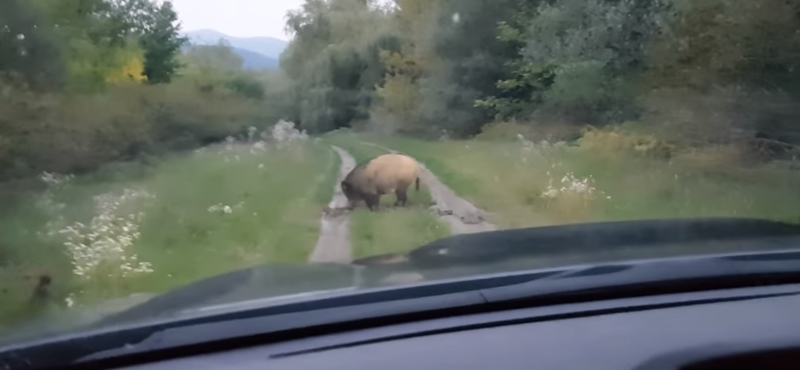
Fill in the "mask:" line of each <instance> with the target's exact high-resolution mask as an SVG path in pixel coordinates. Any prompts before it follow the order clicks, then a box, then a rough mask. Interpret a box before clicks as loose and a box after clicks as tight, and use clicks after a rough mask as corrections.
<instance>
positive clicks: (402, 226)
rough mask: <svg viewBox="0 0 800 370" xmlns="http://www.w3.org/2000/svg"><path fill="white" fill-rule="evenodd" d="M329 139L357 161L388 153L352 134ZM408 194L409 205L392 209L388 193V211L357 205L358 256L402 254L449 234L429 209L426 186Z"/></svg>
mask: <svg viewBox="0 0 800 370" xmlns="http://www.w3.org/2000/svg"><path fill="white" fill-rule="evenodd" d="M326 141H327V142H330V143H331V144H334V145H336V146H339V147H340V148H342V149H344V150H346V151H347V152H349V153H350V154H351V155H352V156H353V157H354V158H355V160H356V162H357V163H363V162H365V161H367V160H369V159H371V158H374V157H376V156H378V155H381V154H385V153H386V151H384V150H383V149H380V148H377V147H374V146H370V145H364V144H362V143H361V142H360V139H359V137H358V136H356V135H352V134H336V135H331V136H330V137H328V138H326ZM408 197H409V200H408V201H409V206H408V207H407V208H391V205H392V204H393V203H394V201H395V196H394V195H393V194H388V195H385V196H383V197H382V198H381V205H382V206H385V207H386V209H385V210H383V211H381V212H379V213H373V212H369V211H367V210H366V209H364V208H358V209H357V210H356V211H355V212H354V213H353V215H352V219H351V229H350V239H351V243H352V246H353V255H354V257H355V258H362V257H368V256H374V255H379V254H386V253H403V252H407V251H409V250H411V249H413V248H416V247H419V246H422V245H424V244H426V243H429V242H431V241H433V240H436V239H441V238H444V237H446V236H449V235H450V231H449V226H447V225H446V224H444V223H442V222H441V221H439V219H438V218H437V217H435V216H433V215H432V214H431V213H430V212H429V211H428V207H429V206H430V205H431V204H432V199H431V195H430V193H429V192H428V190H427V189H426V188H425V187H424V186H421V187H420V191H419V192H416V191H414V190H410V191H409V193H408Z"/></svg>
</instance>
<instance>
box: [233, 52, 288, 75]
mask: <svg viewBox="0 0 800 370" xmlns="http://www.w3.org/2000/svg"><path fill="white" fill-rule="evenodd" d="M231 49H233V52H234V53H236V54H237V55H238V56H240V57H241V58H242V60H244V63H243V64H242V67H243V68H244V69H249V70H263V69H278V68H279V67H280V62H279V61H278V59H277V58H271V57H267V56H264V55H263V54H260V53H256V52H254V51H250V50H247V49H242V48H237V47H233V48H231Z"/></svg>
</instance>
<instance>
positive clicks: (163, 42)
mask: <svg viewBox="0 0 800 370" xmlns="http://www.w3.org/2000/svg"><path fill="white" fill-rule="evenodd" d="M177 21H178V14H177V13H175V10H173V9H172V3H170V2H164V3H162V4H161V6H160V7H158V8H157V9H156V10H155V11H154V13H153V21H152V24H149V25H148V26H147V27H145V29H144V32H143V34H142V36H141V38H140V39H139V40H140V41H139V42H140V44H141V46H142V49H144V52H145V54H144V56H145V63H144V74H145V76H147V81H148V82H150V83H152V84H158V83H169V82H170V81H171V80H172V76H173V75H174V74H175V72H176V71H177V70H178V68H179V67H180V64H179V63H178V61H177V56H178V55H179V54H180V49H181V46H183V44H184V43H185V42H186V38H184V37H181V36H180V35H179V31H180V26H179V25H178V24H177Z"/></svg>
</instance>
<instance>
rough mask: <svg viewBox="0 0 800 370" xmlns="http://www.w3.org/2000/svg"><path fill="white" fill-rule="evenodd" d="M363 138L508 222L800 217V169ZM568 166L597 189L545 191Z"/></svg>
mask: <svg viewBox="0 0 800 370" xmlns="http://www.w3.org/2000/svg"><path fill="white" fill-rule="evenodd" d="M362 140H365V141H369V142H374V143H377V144H379V145H383V146H387V147H390V148H392V149H395V150H399V151H402V152H405V153H408V154H410V155H412V156H414V157H416V158H418V159H419V160H420V161H422V162H424V163H425V164H426V165H427V166H428V167H429V168H431V170H433V171H434V172H435V173H436V174H437V175H438V176H439V178H440V179H441V180H442V181H443V182H444V183H445V184H446V185H448V186H449V187H451V188H452V189H453V190H454V191H456V192H457V193H459V195H461V196H464V197H465V198H467V199H468V200H470V201H472V202H473V203H475V204H476V205H477V206H478V207H480V208H483V209H486V210H488V211H490V212H491V214H492V215H493V216H492V220H493V221H494V222H496V223H498V224H499V225H500V226H501V227H505V228H510V227H530V226H543V225H549V224H563V223H574V222H590V221H610V220H635V219H653V218H673V217H727V216H729V217H756V218H767V219H775V220H783V221H786V220H789V221H798V220H800V192H799V191H797V189H800V173H798V172H797V171H792V170H788V169H779V168H776V167H774V166H769V165H764V166H758V167H737V166H725V167H723V166H716V165H715V166H710V165H705V166H700V165H697V164H696V163H697V162H699V161H696V160H694V158H691V157H690V158H689V159H688V160H687V161H682V162H679V161H676V162H673V163H669V162H667V161H664V160H657V159H645V158H633V157H630V156H620V155H617V156H615V157H613V158H609V157H607V156H601V155H598V153H595V152H591V151H588V150H584V149H582V148H573V147H566V148H561V149H558V150H554V151H549V152H544V154H536V153H535V152H530V151H526V150H525V148H524V146H523V145H522V144H520V143H516V142H502V141H477V140H470V141H448V142H433V141H422V140H416V139H407V138H380V137H366V136H362ZM692 163H694V164H692ZM548 172H550V174H549V175H548ZM567 173H572V174H574V176H575V177H578V178H585V177H590V176H591V177H592V178H593V183H594V187H595V188H596V189H597V190H598V193H597V194H596V196H595V197H594V198H593V199H587V198H584V197H581V196H574V195H562V196H559V197H557V198H556V199H546V198H543V197H542V196H541V195H542V193H543V192H544V191H545V190H547V188H548V185H549V184H550V183H551V182H552V184H554V185H557V186H560V181H561V179H562V177H563V176H564V175H566V174H567Z"/></svg>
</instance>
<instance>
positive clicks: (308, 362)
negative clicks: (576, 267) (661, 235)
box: [118, 284, 800, 370]
mask: <svg viewBox="0 0 800 370" xmlns="http://www.w3.org/2000/svg"><path fill="white" fill-rule="evenodd" d="M798 312H800V285H799V284H785V285H775V286H771V285H770V286H762V287H755V288H740V289H729V290H715V291H701V292H692V293H684V294H667V295H656V296H648V297H642V298H629V299H617V300H608V301H596V302H588V303H586V302H584V303H574V304H562V305H556V306H544V307H535V308H523V309H515V310H508V311H501V312H491V313H482V314H474V315H465V316H457V317H443V318H438V319H431V320H420V321H413V322H405V323H398V324H392V323H386V325H380V326H375V327H369V328H362V329H353V330H346V331H340V332H336V333H333V334H327V335H321V336H311V337H306V338H300V339H293V340H286V341H278V342H274V343H269V344H263V345H256V346H252V347H247V348H239V349H233V350H227V351H221V352H213V353H191V354H187V355H186V356H184V357H179V358H174V359H169V360H164V361H157V362H149V363H144V364H139V365H135V366H128V367H118V368H119V369H130V370H133V369H137V370H138V369H141V370H156V369H179V368H193V369H230V368H237V369H260V368H269V369H273V370H299V369H303V370H306V369H350V370H353V369H356V370H357V369H365V370H367V369H447V368H459V369H488V368H493V367H498V366H500V367H502V368H504V369H575V370H578V369H581V370H583V369H609V370H611V369H615V370H619V369H631V370H633V369H637V370H638V369H641V370H656V369H674V370H679V369H680V370H689V369H691V370H724V369H745V368H747V369H754V368H763V369H767V368H769V369H790V368H792V369H796V368H797V367H798V365H800V315H798Z"/></svg>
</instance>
